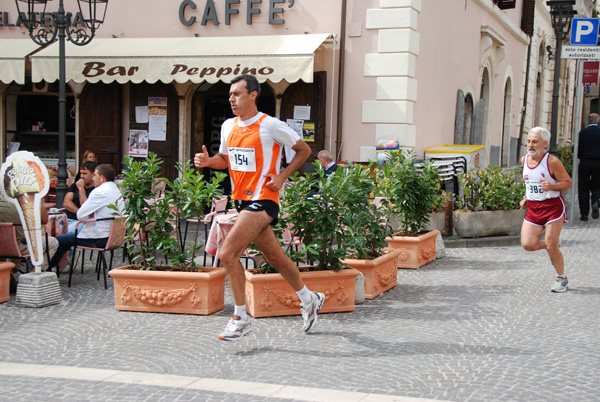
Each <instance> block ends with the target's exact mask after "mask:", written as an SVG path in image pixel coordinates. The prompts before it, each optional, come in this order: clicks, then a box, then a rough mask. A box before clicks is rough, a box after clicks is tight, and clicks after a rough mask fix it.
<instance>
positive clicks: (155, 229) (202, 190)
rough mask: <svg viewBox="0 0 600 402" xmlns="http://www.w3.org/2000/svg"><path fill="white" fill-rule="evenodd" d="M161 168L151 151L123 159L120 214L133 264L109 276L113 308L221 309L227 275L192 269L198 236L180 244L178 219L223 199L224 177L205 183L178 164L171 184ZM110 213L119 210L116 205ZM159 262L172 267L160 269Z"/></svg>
mask: <svg viewBox="0 0 600 402" xmlns="http://www.w3.org/2000/svg"><path fill="white" fill-rule="evenodd" d="M161 163H162V161H161V160H160V159H159V158H158V157H157V156H156V154H154V153H152V152H150V153H149V154H148V157H147V158H145V159H140V160H137V159H134V158H131V157H129V156H126V157H125V165H126V167H127V169H126V170H125V171H124V178H123V181H122V182H121V183H120V185H119V186H120V189H121V192H122V194H123V201H124V203H123V204H124V206H123V208H122V210H121V211H120V215H121V218H122V219H123V224H124V226H125V232H126V233H125V238H126V241H127V242H128V252H129V254H130V256H131V258H132V260H133V265H130V266H125V267H121V268H117V269H114V270H111V271H110V272H109V275H110V276H111V277H112V278H113V279H114V288H115V308H116V309H117V310H128V311H153V312H170V313H186V314H211V313H213V312H215V311H219V310H222V309H223V308H224V307H225V303H224V287H225V275H226V274H225V270H224V268H207V267H198V266H197V265H196V258H195V257H196V254H197V253H198V251H199V250H200V248H201V244H199V243H198V237H199V236H198V233H199V231H198V230H196V234H195V236H194V239H193V241H192V242H191V243H190V244H182V242H181V241H180V234H179V233H180V231H179V222H180V217H181V215H183V216H201V215H202V214H203V213H204V211H205V210H206V209H207V208H208V207H209V206H210V205H211V203H212V202H213V200H214V199H215V198H216V197H218V196H219V195H221V192H220V190H219V189H218V184H219V182H220V181H221V180H222V179H223V177H224V175H223V174H221V173H217V174H216V175H215V177H214V178H213V179H212V180H211V181H210V182H208V181H205V180H204V177H203V176H202V175H201V174H199V173H198V172H196V171H195V170H194V169H193V168H192V167H191V164H190V162H189V161H188V162H184V163H178V164H177V166H176V167H177V169H178V171H179V173H180V177H178V178H177V179H175V180H174V181H173V182H171V181H169V180H166V179H160V177H159V175H160V164H161ZM159 180H165V181H166V185H165V188H164V197H162V198H157V197H156V194H155V190H153V188H155V183H157V182H158V181H159ZM112 208H113V209H115V210H117V211H118V208H117V206H116V205H115V206H112ZM116 213H117V212H116ZM162 258H165V261H168V262H169V263H170V264H172V265H162V264H161V261H162Z"/></svg>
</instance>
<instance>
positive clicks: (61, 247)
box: [49, 233, 108, 268]
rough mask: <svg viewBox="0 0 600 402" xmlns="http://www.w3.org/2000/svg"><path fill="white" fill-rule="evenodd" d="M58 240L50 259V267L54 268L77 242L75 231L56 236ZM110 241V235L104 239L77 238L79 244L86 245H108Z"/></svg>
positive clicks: (101, 246) (102, 246) (100, 246)
mask: <svg viewBox="0 0 600 402" xmlns="http://www.w3.org/2000/svg"><path fill="white" fill-rule="evenodd" d="M56 240H58V249H57V250H56V253H55V254H54V257H52V260H50V264H49V267H50V268H54V267H55V266H57V265H58V262H59V261H60V258H61V257H62V256H63V254H64V253H66V252H67V251H69V250H70V249H71V247H73V245H74V244H75V233H67V234H64V235H60V236H56ZM107 242H108V237H104V238H102V239H81V238H77V245H78V246H86V247H99V248H104V247H106V243H107Z"/></svg>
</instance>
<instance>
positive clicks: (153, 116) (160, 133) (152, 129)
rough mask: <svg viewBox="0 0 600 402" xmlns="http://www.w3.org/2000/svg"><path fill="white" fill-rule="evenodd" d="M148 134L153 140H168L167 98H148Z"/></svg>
mask: <svg viewBox="0 0 600 402" xmlns="http://www.w3.org/2000/svg"><path fill="white" fill-rule="evenodd" d="M148 134H149V138H150V140H152V141H166V140H167V98H166V97H150V98H148Z"/></svg>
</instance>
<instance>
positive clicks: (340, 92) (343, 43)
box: [335, 0, 347, 160]
mask: <svg viewBox="0 0 600 402" xmlns="http://www.w3.org/2000/svg"><path fill="white" fill-rule="evenodd" d="M346 6H347V0H342V22H341V27H340V68H339V74H338V107H337V114H338V115H337V133H336V136H335V149H336V160H340V155H341V154H342V115H343V112H344V63H345V60H346Z"/></svg>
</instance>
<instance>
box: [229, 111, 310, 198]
mask: <svg viewBox="0 0 600 402" xmlns="http://www.w3.org/2000/svg"><path fill="white" fill-rule="evenodd" d="M299 139H300V136H299V135H298V134H297V133H296V132H295V131H294V130H292V129H291V128H290V127H289V126H288V125H287V124H285V123H284V122H282V121H281V120H279V119H276V118H274V117H271V116H268V115H266V114H264V113H262V112H259V113H258V114H257V115H256V116H254V117H252V118H251V119H249V120H240V119H239V117H234V118H231V119H228V120H226V121H225V122H224V123H223V125H222V126H221V146H220V147H219V153H221V154H223V155H227V156H228V157H229V173H230V175H231V188H232V196H233V199H234V200H244V201H257V200H271V201H274V202H276V203H278V204H279V192H278V191H272V190H270V189H269V188H267V186H266V183H267V182H268V180H270V179H269V178H267V177H265V175H266V174H268V173H271V174H275V175H277V174H279V169H280V167H281V149H282V147H283V146H286V147H290V148H291V147H293V146H294V145H295V144H296V142H298V140H299Z"/></svg>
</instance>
